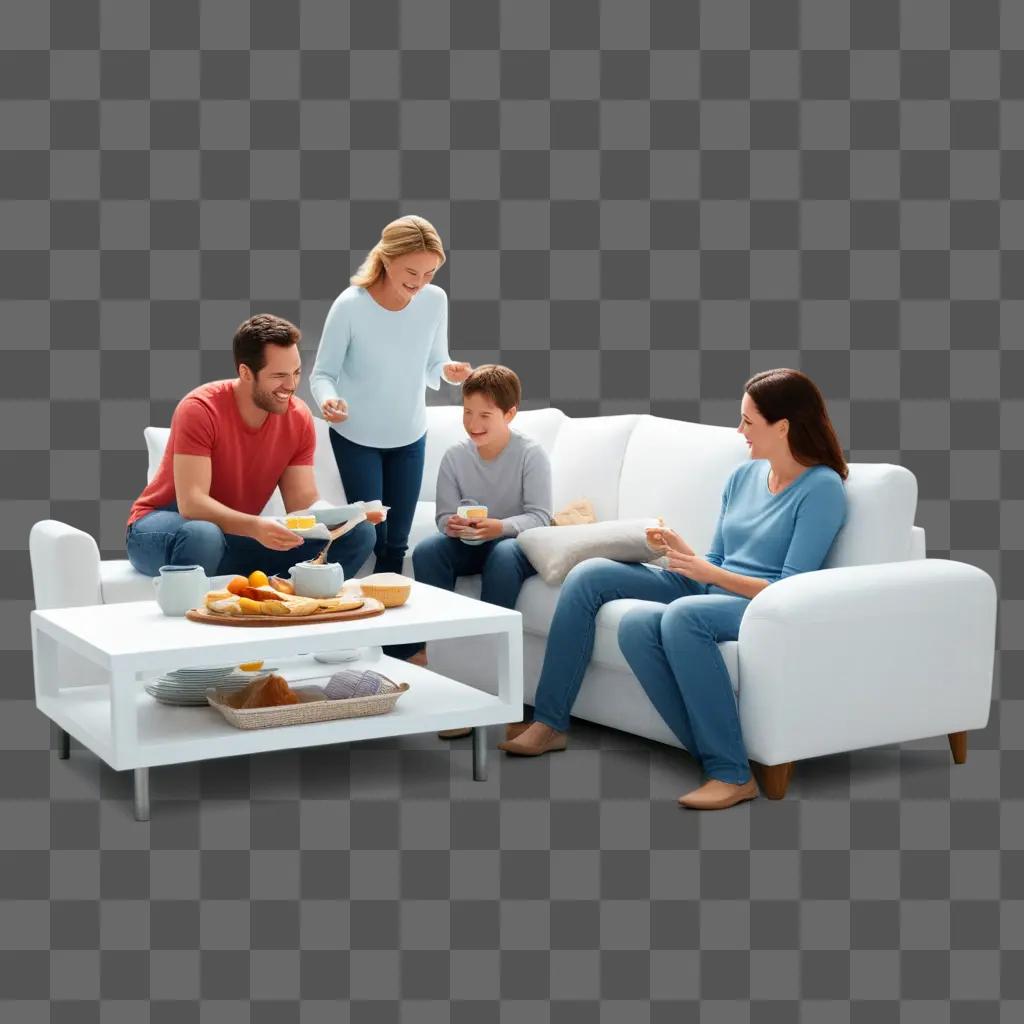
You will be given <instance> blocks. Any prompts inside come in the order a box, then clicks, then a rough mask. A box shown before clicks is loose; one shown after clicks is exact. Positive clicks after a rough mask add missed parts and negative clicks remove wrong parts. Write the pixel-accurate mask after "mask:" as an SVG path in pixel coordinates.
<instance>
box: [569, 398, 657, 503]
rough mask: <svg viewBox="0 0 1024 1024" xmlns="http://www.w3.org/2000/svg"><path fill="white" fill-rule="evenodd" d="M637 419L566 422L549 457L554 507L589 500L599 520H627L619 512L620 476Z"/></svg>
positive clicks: (605, 417) (597, 419) (594, 417)
mask: <svg viewBox="0 0 1024 1024" xmlns="http://www.w3.org/2000/svg"><path fill="white" fill-rule="evenodd" d="M638 419H639V417H638V416H592V417H585V418H583V419H568V418H567V419H566V420H565V422H564V423H563V424H562V426H561V429H560V430H559V431H558V436H557V437H556V438H555V447H554V451H553V452H552V455H551V489H552V492H553V493H552V498H553V502H554V508H564V507H565V506H566V505H568V504H569V503H570V502H571V501H576V500H577V499H579V498H589V499H590V503H591V504H592V505H593V507H594V513H595V514H596V516H597V518H598V519H619V518H626V517H624V516H622V515H621V513H620V511H619V473H620V472H621V470H622V460H623V455H624V454H625V451H626V445H627V443H628V442H629V437H630V434H632V432H633V427H634V426H635V424H636V422H637V420H638ZM643 514H644V515H646V514H647V513H643Z"/></svg>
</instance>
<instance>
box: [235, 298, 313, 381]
mask: <svg viewBox="0 0 1024 1024" xmlns="http://www.w3.org/2000/svg"><path fill="white" fill-rule="evenodd" d="M301 337H302V332H301V331H300V330H299V329H298V327H296V326H295V324H293V323H292V322H291V321H290V320H285V319H284V317H280V316H274V314H273V313H258V314H257V315H256V316H251V317H249V319H248V320H246V321H244V322H243V323H241V324H239V325H238V330H237V331H235V337H234V339H233V340H232V342H231V350H232V352H233V353H234V356H235V369H236V370H237V369H238V368H239V367H240V366H241V365H242V364H243V363H245V365H246V366H248V367H249V369H250V370H252V372H253V374H257V373H259V372H260V370H262V369H263V367H264V366H266V365H267V357H266V354H265V352H264V348H265V346H267V345H280V346H281V347H282V348H289V347H290V346H292V345H297V344H298V343H299V339H300V338H301Z"/></svg>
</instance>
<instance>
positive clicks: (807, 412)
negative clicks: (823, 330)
mask: <svg viewBox="0 0 1024 1024" xmlns="http://www.w3.org/2000/svg"><path fill="white" fill-rule="evenodd" d="M743 390H744V391H746V393H747V394H748V395H750V397H751V398H752V399H753V401H754V404H755V405H756V406H757V409H758V412H760V413H761V415H762V416H763V417H764V418H765V419H766V420H767V421H768V422H769V423H777V422H778V421H779V420H789V435H788V438H787V440H788V441H789V450H790V451H791V452H792V453H793V458H794V459H796V461H797V462H799V463H800V464H801V465H802V466H819V465H821V466H828V467H830V468H831V469H834V470H835V471H836V472H837V473H838V474H839V476H840V477H841V478H842V479H843V480H845V479H846V478H847V477H848V476H849V474H850V470H849V468H848V467H847V465H846V459H845V458H844V456H843V449H842V446H841V445H840V444H839V438H838V437H837V436H836V428H835V427H834V426H832V420H831V419H830V418H829V415H828V409H827V408H826V406H825V399H824V397H823V396H822V394H821V391H820V389H819V388H818V385H817V384H815V383H814V381H813V380H811V378H810V377H808V376H807V374H806V373H801V372H800V371H799V370H786V369H780V370H764V371H763V372H761V373H755V374H754V376H753V377H751V378H750V380H748V381H747V383H746V384H745V385H744V388H743Z"/></svg>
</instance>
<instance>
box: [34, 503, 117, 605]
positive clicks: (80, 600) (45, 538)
mask: <svg viewBox="0 0 1024 1024" xmlns="http://www.w3.org/2000/svg"><path fill="white" fill-rule="evenodd" d="M28 549H29V558H30V559H31V562H32V587H33V590H34V591H35V602H36V608H38V609H44V608H77V607H80V606H82V605H89V604H101V603H102V601H103V597H102V595H101V593H100V549H99V548H98V547H97V546H96V541H95V540H93V539H92V537H90V536H89V534H87V533H85V532H83V531H82V530H78V529H76V528H75V527H74V526H68V525H67V523H61V522H58V521H57V520H56V519H43V520H41V521H40V522H38V523H36V524H35V526H33V527H32V530H31V532H30V533H29V539H28Z"/></svg>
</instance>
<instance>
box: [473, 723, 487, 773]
mask: <svg viewBox="0 0 1024 1024" xmlns="http://www.w3.org/2000/svg"><path fill="white" fill-rule="evenodd" d="M473 778H474V779H475V780H476V781H477V782H486V781H487V726H485V725H478V726H476V727H475V728H474V729H473Z"/></svg>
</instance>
